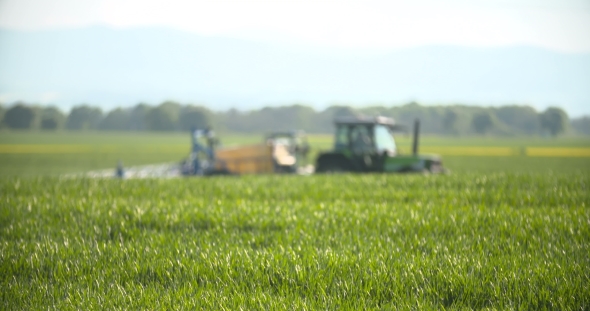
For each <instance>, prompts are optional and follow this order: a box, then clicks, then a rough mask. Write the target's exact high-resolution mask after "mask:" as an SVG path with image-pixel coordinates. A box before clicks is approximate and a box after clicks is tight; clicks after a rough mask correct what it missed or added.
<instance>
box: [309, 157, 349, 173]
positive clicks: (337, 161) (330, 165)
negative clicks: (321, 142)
mask: <svg viewBox="0 0 590 311" xmlns="http://www.w3.org/2000/svg"><path fill="white" fill-rule="evenodd" d="M315 171H316V173H319V174H339V173H346V172H353V171H354V168H353V167H352V165H351V164H350V161H348V160H347V159H345V158H341V157H324V158H320V159H318V163H317V166H316V170H315Z"/></svg>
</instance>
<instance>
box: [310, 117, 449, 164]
mask: <svg viewBox="0 0 590 311" xmlns="http://www.w3.org/2000/svg"><path fill="white" fill-rule="evenodd" d="M335 124H336V137H335V139H334V150H332V151H329V152H324V153H321V154H320V155H319V156H318V158H317V161H316V167H315V171H316V173H335V172H398V173H403V172H420V173H444V172H446V170H445V169H444V168H443V166H442V161H441V158H440V156H437V155H419V154H418V135H419V128H420V122H419V120H416V121H415V123H414V139H413V146H412V154H409V155H405V154H400V153H399V151H398V150H397V147H396V145H395V140H394V139H393V136H392V133H393V132H396V131H406V129H405V127H403V126H401V125H399V124H397V123H395V121H394V120H393V119H392V118H387V117H381V116H380V117H356V116H346V117H339V118H336V119H335Z"/></svg>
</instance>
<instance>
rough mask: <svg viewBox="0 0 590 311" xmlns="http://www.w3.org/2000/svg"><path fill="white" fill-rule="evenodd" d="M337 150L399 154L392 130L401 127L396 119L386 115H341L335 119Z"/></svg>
mask: <svg viewBox="0 0 590 311" xmlns="http://www.w3.org/2000/svg"><path fill="white" fill-rule="evenodd" d="M335 124H336V137H335V142H334V150H335V151H344V152H350V153H352V154H355V155H365V154H372V153H377V154H383V153H386V154H388V155H390V156H393V155H395V154H397V147H396V144H395V140H394V138H393V136H392V132H393V131H395V130H398V129H401V127H400V126H399V125H396V124H395V122H394V120H393V119H391V118H386V117H376V118H366V117H365V118H362V117H341V118H338V119H336V120H335Z"/></svg>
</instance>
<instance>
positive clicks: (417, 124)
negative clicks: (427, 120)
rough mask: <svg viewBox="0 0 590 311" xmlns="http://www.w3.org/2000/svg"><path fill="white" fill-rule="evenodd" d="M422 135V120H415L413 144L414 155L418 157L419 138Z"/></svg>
mask: <svg viewBox="0 0 590 311" xmlns="http://www.w3.org/2000/svg"><path fill="white" fill-rule="evenodd" d="M419 135H420V119H416V120H414V140H413V142H412V154H413V155H414V156H417V155H418V137H419Z"/></svg>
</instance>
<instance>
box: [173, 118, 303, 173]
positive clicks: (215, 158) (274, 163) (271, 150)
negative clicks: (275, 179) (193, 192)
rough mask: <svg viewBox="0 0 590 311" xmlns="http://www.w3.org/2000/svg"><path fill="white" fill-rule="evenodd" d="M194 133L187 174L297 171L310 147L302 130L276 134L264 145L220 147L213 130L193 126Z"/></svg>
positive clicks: (183, 166) (184, 164)
mask: <svg viewBox="0 0 590 311" xmlns="http://www.w3.org/2000/svg"><path fill="white" fill-rule="evenodd" d="M191 134H192V135H191V141H192V147H191V153H190V155H189V157H188V158H187V159H185V160H184V161H183V162H182V163H181V173H182V175H185V176H192V175H204V176H208V175H234V174H263V173H296V172H297V170H298V165H299V163H300V162H301V160H302V159H304V158H305V156H306V155H307V151H308V150H309V145H308V144H307V140H306V138H305V133H303V132H299V131H293V132H276V133H272V134H270V135H268V136H267V137H266V138H265V141H264V142H263V143H261V144H255V145H247V146H239V147H233V148H232V147H230V148H217V147H218V146H219V140H218V139H217V138H216V137H215V134H214V132H213V131H212V130H211V129H193V130H192V132H191Z"/></svg>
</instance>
